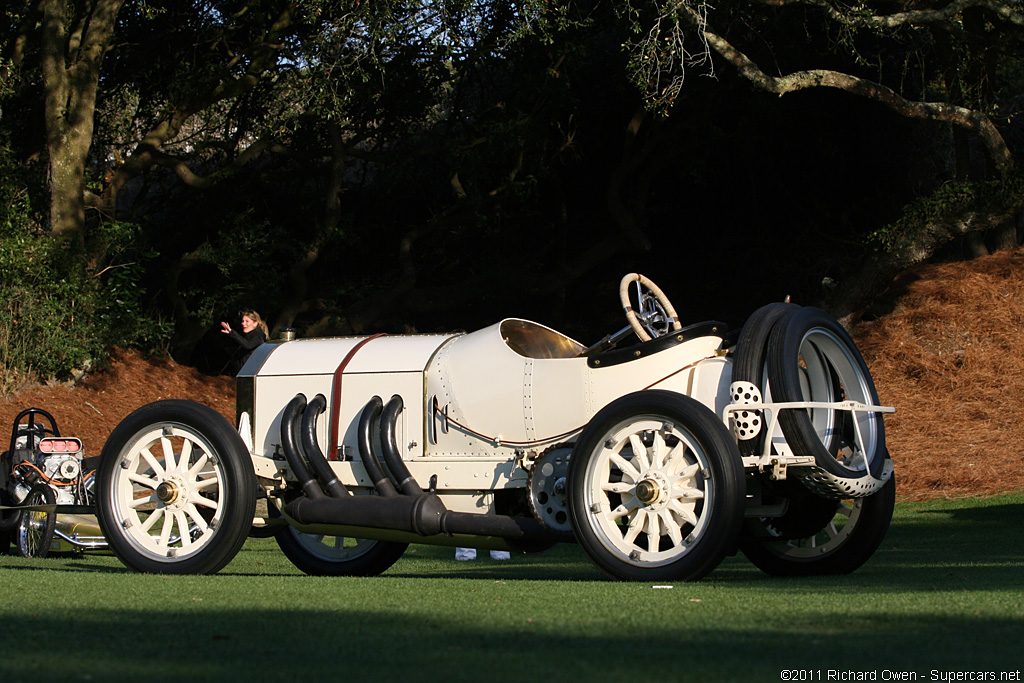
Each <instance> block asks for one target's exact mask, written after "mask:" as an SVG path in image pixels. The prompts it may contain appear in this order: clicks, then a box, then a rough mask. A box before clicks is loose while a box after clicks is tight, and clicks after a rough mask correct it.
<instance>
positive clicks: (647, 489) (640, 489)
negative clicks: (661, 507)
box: [636, 479, 661, 505]
mask: <svg viewBox="0 0 1024 683" xmlns="http://www.w3.org/2000/svg"><path fill="white" fill-rule="evenodd" d="M659 493H661V487H660V486H658V482H656V481H654V480H653V479H644V480H643V481H642V482H640V483H639V484H637V485H636V497H637V500H639V501H640V502H641V503H643V504H644V505H650V504H651V503H653V502H655V501H657V500H658V494H659Z"/></svg>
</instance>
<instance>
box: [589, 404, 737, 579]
mask: <svg viewBox="0 0 1024 683" xmlns="http://www.w3.org/2000/svg"><path fill="white" fill-rule="evenodd" d="M638 446H639V447H642V448H643V451H644V452H643V453H639V452H637V451H638V450H639V448H638ZM649 456H650V457H649ZM669 479H671V483H670V482H669V481H668V480H669ZM569 491H570V496H569V515H570V518H571V519H572V525H573V532H574V533H575V535H576V538H577V540H578V541H579V543H580V545H581V546H582V547H583V550H584V552H585V553H586V554H587V555H588V556H589V557H590V559H591V560H592V561H593V562H594V564H595V565H597V567H598V568H599V569H601V571H603V572H604V573H605V574H607V575H608V576H611V577H612V578H616V579H624V580H629V581H693V580H697V579H699V578H701V577H703V576H705V575H706V574H707V573H708V572H710V571H711V570H713V569H714V568H715V567H717V566H718V565H719V563H720V562H721V561H722V559H723V558H724V557H725V556H726V555H727V554H729V553H730V552H732V551H734V550H735V548H736V543H737V536H738V534H739V531H740V526H741V524H742V522H743V502H744V495H745V484H744V479H743V467H742V464H741V460H740V454H739V451H738V450H737V448H736V442H735V441H734V440H733V438H732V435H730V434H729V432H728V430H727V429H726V428H725V426H724V425H723V424H722V422H721V420H719V419H717V418H716V417H715V415H714V414H713V413H712V412H711V411H710V410H708V409H707V408H706V407H705V406H703V405H702V404H700V403H699V402H697V401H696V400H694V399H692V398H690V397H688V396H683V395H681V394H677V393H675V392H670V391H660V390H651V391H640V392H636V393H633V394H627V395H626V396H623V397H621V398H619V399H617V400H615V401H613V402H612V403H610V404H609V405H607V406H606V407H605V408H603V409H602V410H601V411H599V412H598V413H597V415H595V416H594V418H593V420H591V421H590V424H588V425H587V427H586V428H585V429H584V430H583V433H582V434H581V435H580V439H579V441H578V442H577V443H576V446H575V448H574V449H573V454H572V459H571V461H570V464H569ZM670 506H671V507H670ZM652 528H653V533H652Z"/></svg>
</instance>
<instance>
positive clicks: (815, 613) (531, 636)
mask: <svg viewBox="0 0 1024 683" xmlns="http://www.w3.org/2000/svg"><path fill="white" fill-rule="evenodd" d="M1022 520H1024V494H1016V495H1010V496H1001V497H996V498H985V499H969V500H958V501H954V502H948V501H946V502H941V501H934V502H928V503H915V504H901V505H899V506H898V507H897V513H896V518H895V520H894V522H893V526H892V528H891V529H890V532H889V534H888V536H887V537H886V540H885V543H884V544H883V546H882V548H881V549H880V550H879V551H878V552H877V553H876V554H875V556H874V557H873V558H872V559H871V560H870V561H869V562H868V563H867V564H866V565H865V566H864V567H862V568H861V569H860V570H858V571H857V572H855V573H854V574H852V575H850V576H843V577H826V578H815V579H773V578H770V577H768V576H766V575H764V574H762V573H760V572H759V571H758V570H757V569H755V568H754V567H753V566H752V565H750V564H749V563H748V562H746V560H745V559H744V558H743V557H742V556H738V557H735V558H730V559H728V560H727V561H726V562H725V563H724V564H723V565H722V566H721V567H719V569H717V570H716V571H715V572H713V573H712V574H711V576H710V577H709V578H708V579H706V580H704V581H701V582H699V583H693V584H675V585H674V586H673V587H672V588H656V587H654V586H652V585H650V584H627V583H618V582H613V581H608V580H605V579H603V578H602V576H601V575H600V574H599V573H598V572H597V571H596V570H595V569H594V568H593V567H592V566H591V565H590V563H589V561H588V560H587V559H586V558H585V557H584V556H583V554H582V552H581V551H580V550H579V548H577V547H575V546H560V547H558V548H556V549H554V550H551V551H548V552H547V553H542V554H539V555H531V556H513V559H512V561H510V562H504V563H497V562H493V561H491V560H489V559H480V560H477V561H475V562H470V563H456V562H455V561H454V560H453V559H452V555H453V552H452V550H451V549H447V548H431V547H426V546H412V547H411V548H410V550H409V552H408V553H407V554H406V556H405V557H403V558H402V559H401V560H400V561H399V562H398V563H397V564H396V565H395V566H394V567H393V568H392V569H391V570H389V571H388V572H387V573H386V574H384V575H383V576H380V577H376V578H333V579H332V578H317V577H308V576H304V575H302V574H301V573H299V572H298V571H297V570H295V569H294V568H293V567H292V566H291V565H290V564H289V563H288V561H287V560H286V559H285V558H284V556H283V555H282V554H281V553H280V552H279V551H278V550H277V546H276V544H275V543H274V542H273V541H272V540H270V541H266V540H255V539H251V540H250V541H249V542H248V543H247V544H246V546H245V548H244V549H243V550H242V552H241V553H240V554H239V556H238V557H237V558H236V559H235V560H234V561H233V562H232V563H231V564H230V565H229V566H228V567H227V568H226V569H224V570H223V571H222V572H221V573H219V574H217V575H215V576H205V577H194V576H146V575H139V574H133V573H130V572H128V571H126V570H125V569H124V568H123V567H122V566H121V564H120V563H119V562H118V561H117V560H116V558H113V557H110V556H102V555H87V556H84V557H62V558H46V559H42V560H25V559H21V558H16V557H0V601H2V602H0V615H2V619H3V622H2V623H3V624H4V625H5V627H6V634H7V637H6V638H5V642H6V645H7V647H5V648H4V651H3V654H2V655H0V681H2V682H3V683H15V682H17V681H44V680H54V681H79V680H81V681H100V680H156V679H168V678H177V679H179V680H190V681H191V680H206V681H218V683H220V682H225V683H226V682H228V681H248V682H255V681H277V680H280V681H295V680H309V681H320V680H339V681H342V680H346V681H362V680H368V679H369V680H373V681H399V680H431V681H434V680H436V681H463V680H465V681H513V680H515V681H519V680H537V681H563V680H569V681H577V680H578V681H644V680H651V681H697V680H700V681H744V682H757V681H778V680H781V678H780V671H781V670H783V669H801V670H805V671H808V670H809V671H811V672H812V674H811V675H812V676H813V677H814V680H819V679H820V680H830V679H829V670H832V671H834V672H839V673H836V674H833V676H834V677H833V678H832V679H831V680H842V678H841V676H843V675H848V674H847V672H849V671H853V672H866V673H867V674H871V673H873V674H874V675H875V680H885V679H886V678H888V677H889V676H890V672H912V673H914V674H915V675H916V676H917V678H916V680H919V681H931V680H950V679H949V678H948V677H947V676H948V674H947V672H992V673H993V674H994V676H995V678H994V680H996V681H998V680H1020V677H1019V676H1020V674H1019V673H1018V672H1019V670H1020V669H1021V668H1024V667H1022V664H1024V655H1022V650H1024V616H1022V615H1024V534H1022V533H1021V526H1022V524H1021V522H1022ZM483 555H484V556H486V553H483ZM1003 672H1008V673H1009V676H1006V675H1002V674H1003ZM819 677H820V678H819ZM845 680H851V679H850V678H848V677H847V678H846V679H845ZM953 680H955V679H953ZM961 680H964V679H961ZM973 680H981V679H979V678H977V677H976V678H974V679H973Z"/></svg>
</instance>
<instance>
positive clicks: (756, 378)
mask: <svg viewBox="0 0 1024 683" xmlns="http://www.w3.org/2000/svg"><path fill="white" fill-rule="evenodd" d="M798 308H799V306H797V305H796V304H790V303H781V302H780V303H771V304H767V305H765V306H762V307H761V308H759V309H757V310H756V311H754V312H753V313H751V314H750V317H749V318H747V322H745V323H744V324H743V329H742V330H740V336H739V339H738V340H737V341H736V356H735V361H734V362H733V366H732V381H733V387H737V383H739V382H749V383H750V384H753V385H754V386H755V387H757V390H758V391H759V392H760V395H761V399H762V400H764V401H767V400H768V396H767V395H766V394H767V391H766V390H767V379H768V378H767V376H766V373H765V361H766V359H767V357H768V339H769V337H770V335H771V332H772V330H773V329H774V328H775V325H776V324H777V323H778V322H779V321H781V320H783V319H785V318H786V317H787V316H789V315H791V314H792V313H793V312H794V311H796V310H797V309H798ZM735 398H737V397H734V399H735ZM748 398H752V397H748ZM744 412H746V411H737V412H736V413H734V419H743V418H745V417H747V416H746V415H744ZM754 412H756V414H755V415H752V416H749V419H750V420H751V421H752V422H753V423H754V424H753V427H754V429H755V431H756V436H753V437H747V438H740V439H739V448H740V454H741V455H744V456H748V455H760V454H761V453H762V452H763V450H764V440H765V437H766V432H767V425H766V424H764V416H763V415H762V414H761V411H754Z"/></svg>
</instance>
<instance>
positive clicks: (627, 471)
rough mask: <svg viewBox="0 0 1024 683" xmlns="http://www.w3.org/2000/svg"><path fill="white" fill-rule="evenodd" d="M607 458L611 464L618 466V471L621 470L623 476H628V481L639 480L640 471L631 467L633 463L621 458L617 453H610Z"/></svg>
mask: <svg viewBox="0 0 1024 683" xmlns="http://www.w3.org/2000/svg"><path fill="white" fill-rule="evenodd" d="M608 459H609V460H610V461H611V462H612V464H613V465H615V466H616V467H618V468H619V471H621V472H622V476H623V478H625V477H628V478H629V480H630V481H634V482H636V481H639V480H640V472H639V471H638V470H637V469H636V468H635V467H633V464H632V463H631V462H629V461H628V460H626V459H625V458H623V457H622V456H621V455H619V454H618V453H612V454H611V455H610V456H608Z"/></svg>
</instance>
